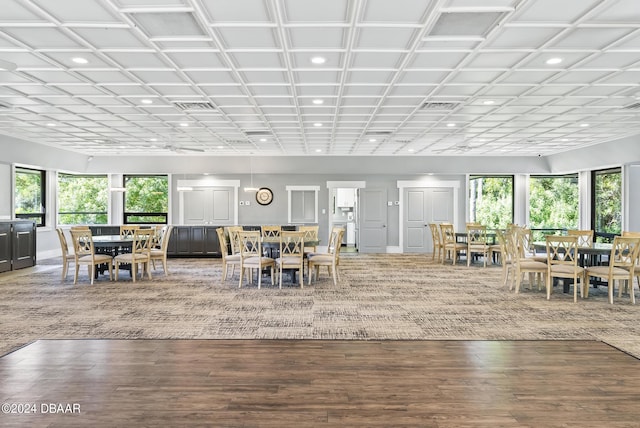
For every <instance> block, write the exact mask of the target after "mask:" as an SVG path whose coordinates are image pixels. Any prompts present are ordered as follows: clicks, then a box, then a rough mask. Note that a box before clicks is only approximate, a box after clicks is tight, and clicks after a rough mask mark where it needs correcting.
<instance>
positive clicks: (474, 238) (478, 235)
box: [467, 224, 489, 267]
mask: <svg viewBox="0 0 640 428" xmlns="http://www.w3.org/2000/svg"><path fill="white" fill-rule="evenodd" d="M474 253H475V254H482V261H483V263H484V267H487V258H488V257H489V244H488V242H487V228H486V226H482V225H479V224H467V267H468V266H471V258H472V256H473V254H474Z"/></svg>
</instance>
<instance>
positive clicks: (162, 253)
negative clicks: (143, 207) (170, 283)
mask: <svg viewBox="0 0 640 428" xmlns="http://www.w3.org/2000/svg"><path fill="white" fill-rule="evenodd" d="M154 232H155V233H154V240H153V241H152V246H151V248H150V249H149V259H150V260H151V266H152V267H153V270H155V269H156V263H155V262H156V261H159V262H161V263H162V270H163V271H164V274H165V275H168V274H169V271H168V270H167V251H168V250H169V240H170V239H171V233H172V232H173V226H171V225H167V226H163V227H162V228H161V229H160V231H159V232H158V229H156V230H155V231H154Z"/></svg>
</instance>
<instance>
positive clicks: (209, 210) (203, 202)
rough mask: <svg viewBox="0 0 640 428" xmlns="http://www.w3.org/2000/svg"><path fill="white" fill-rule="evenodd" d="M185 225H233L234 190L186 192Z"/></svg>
mask: <svg viewBox="0 0 640 428" xmlns="http://www.w3.org/2000/svg"><path fill="white" fill-rule="evenodd" d="M182 203H183V213H184V224H215V225H221V226H222V225H228V224H233V222H234V221H233V219H234V212H233V207H234V204H233V190H232V189H225V188H203V189H196V190H192V191H188V192H184V194H183V196H182Z"/></svg>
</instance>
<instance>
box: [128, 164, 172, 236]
mask: <svg viewBox="0 0 640 428" xmlns="http://www.w3.org/2000/svg"><path fill="white" fill-rule="evenodd" d="M130 177H135V178H142V177H147V178H151V177H163V178H164V179H165V180H166V181H167V194H166V198H167V211H165V212H151V211H142V212H128V211H127V179H128V178H130ZM122 183H123V187H124V188H125V191H124V192H123V193H122V223H123V224H168V219H169V208H170V207H169V204H170V199H169V191H170V179H169V175H168V174H124V175H123V176H122ZM133 216H136V217H142V216H150V217H164V221H161V222H150V221H129V217H133Z"/></svg>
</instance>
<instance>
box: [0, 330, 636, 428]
mask: <svg viewBox="0 0 640 428" xmlns="http://www.w3.org/2000/svg"><path fill="white" fill-rule="evenodd" d="M639 369H640V364H639V362H638V360H636V359H635V358H633V357H631V356H629V355H627V354H625V353H623V352H621V351H619V350H617V349H615V348H613V347H610V346H608V345H606V344H604V343H601V342H592V341H338V340H332V341H324V340H41V341H37V342H35V343H32V344H30V345H28V346H26V347H24V348H22V349H19V350H17V351H15V352H13V353H11V354H8V355H6V356H4V357H2V358H0V400H1V401H2V403H8V404H9V405H11V404H12V403H14V404H15V406H14V407H13V409H11V408H7V407H6V404H4V405H3V414H0V426H3V427H5V426H9V427H11V426H16V427H24V426H30V427H36V426H46V427H72V426H93V427H101V426H127V427H129V426H225V427H227V426H229V427H232V426H265V427H306V426H312V427H318V426H320V427H322V426H335V427H351V426H367V427H375V426H381V427H391V426H420V427H456V428H458V427H529V426H530V427H567V426H570V427H573V426H576V427H598V428H601V427H609V428H610V427H631V426H635V427H637V426H639V424H640V404H639V403H640V370H639ZM18 404H20V405H22V407H21V409H18V408H17V405H18ZM25 405H29V406H31V405H33V407H30V409H31V410H33V409H35V412H32V413H31V414H17V413H11V411H12V410H14V411H16V412H17V411H18V410H21V411H22V412H24V411H25ZM51 405H54V407H53V408H52V407H51ZM76 405H77V406H78V407H79V413H78V412H74V411H75V410H76V409H77V407H75V406H76ZM43 406H44V407H43ZM7 410H9V412H10V413H5V411H7ZM53 410H56V412H55V413H54V412H53ZM61 410H68V413H61Z"/></svg>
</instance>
